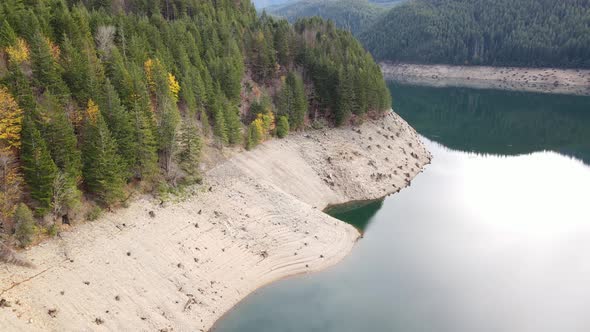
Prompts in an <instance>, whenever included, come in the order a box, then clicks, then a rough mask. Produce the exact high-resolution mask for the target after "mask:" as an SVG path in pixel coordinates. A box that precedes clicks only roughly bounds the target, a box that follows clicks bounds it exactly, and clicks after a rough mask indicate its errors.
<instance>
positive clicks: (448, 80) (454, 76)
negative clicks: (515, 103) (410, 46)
mask: <svg viewBox="0 0 590 332" xmlns="http://www.w3.org/2000/svg"><path fill="white" fill-rule="evenodd" d="M380 65H381V71H382V72H383V76H385V78H386V79H391V80H394V81H398V82H402V83H410V84H418V85H427V86H440V87H444V86H460V87H470V88H480V89H501V90H513V91H530V92H542V93H560V94H573V95H585V96H587V95H590V70H586V69H556V68H513V67H483V66H449V65H414V64H391V63H383V62H382V63H380Z"/></svg>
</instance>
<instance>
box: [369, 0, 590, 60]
mask: <svg viewBox="0 0 590 332" xmlns="http://www.w3.org/2000/svg"><path fill="white" fill-rule="evenodd" d="M359 38H360V39H361V41H362V42H363V43H364V45H365V46H366V47H367V48H368V50H369V51H371V53H372V54H373V55H374V56H375V57H376V58H377V59H379V60H391V61H403V62H414V63H447V64H470V65H503V66H551V67H573V68H589V67H590V1H589V0H565V1H556V0H415V1H411V2H408V3H406V4H403V5H400V6H397V7H395V8H393V9H392V10H391V11H390V12H389V13H387V15H385V16H382V17H381V18H380V19H379V20H378V21H377V22H375V23H374V24H373V25H372V26H371V27H368V28H367V29H366V30H365V31H364V32H363V33H362V34H361V35H360V36H359Z"/></svg>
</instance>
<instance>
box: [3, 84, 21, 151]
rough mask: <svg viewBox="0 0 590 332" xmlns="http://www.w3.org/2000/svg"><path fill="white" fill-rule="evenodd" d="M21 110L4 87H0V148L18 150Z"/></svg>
mask: <svg viewBox="0 0 590 332" xmlns="http://www.w3.org/2000/svg"><path fill="white" fill-rule="evenodd" d="M22 122H23V111H22V110H21V109H20V108H19V107H18V104H17V103H16V101H15V100H14V98H12V96H11V95H10V93H8V91H6V89H4V88H1V87H0V150H3V151H7V150H18V149H19V148H20V133H21V130H22Z"/></svg>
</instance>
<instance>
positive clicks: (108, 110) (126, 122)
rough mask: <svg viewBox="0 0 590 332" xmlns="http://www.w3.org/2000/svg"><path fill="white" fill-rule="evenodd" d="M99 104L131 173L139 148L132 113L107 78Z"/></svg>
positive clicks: (126, 168)
mask: <svg viewBox="0 0 590 332" xmlns="http://www.w3.org/2000/svg"><path fill="white" fill-rule="evenodd" d="M99 97H100V98H99V99H98V106H99V108H100V109H101V110H102V112H101V113H102V114H103V117H104V119H105V121H106V122H107V125H108V127H109V130H110V131H111V134H112V135H113V138H114V139H115V140H116V141H117V147H118V148H119V150H118V153H119V155H120V156H121V158H122V161H123V163H124V164H125V170H127V172H128V174H129V175H131V170H132V169H133V166H134V165H135V161H136V156H135V153H136V151H137V149H138V146H137V141H136V137H135V136H136V133H135V131H134V126H133V121H132V118H131V116H132V114H131V113H129V112H127V111H126V110H125V108H124V107H123V106H122V105H121V101H120V99H119V96H118V95H117V92H116V91H115V88H114V87H113V85H112V84H111V82H110V81H109V80H108V79H107V80H106V82H105V84H104V85H103V93H101V94H100V95H99Z"/></svg>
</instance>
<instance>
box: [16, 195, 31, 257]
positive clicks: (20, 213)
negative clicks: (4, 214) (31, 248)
mask: <svg viewBox="0 0 590 332" xmlns="http://www.w3.org/2000/svg"><path fill="white" fill-rule="evenodd" d="M14 221H15V223H16V230H15V235H16V239H17V240H18V241H19V242H20V245H21V247H23V248H24V247H26V246H28V245H29V244H31V242H32V241H33V236H35V219H34V218H33V213H32V212H31V210H30V209H29V207H28V206H26V205H25V204H23V203H20V204H19V205H18V206H17V208H16V211H15V212H14Z"/></svg>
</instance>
